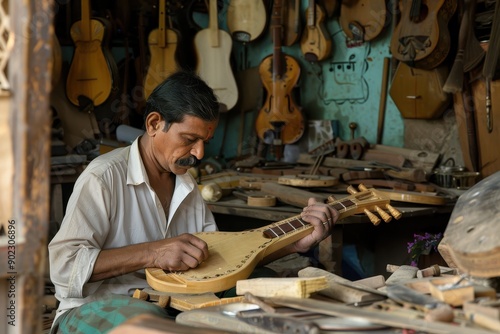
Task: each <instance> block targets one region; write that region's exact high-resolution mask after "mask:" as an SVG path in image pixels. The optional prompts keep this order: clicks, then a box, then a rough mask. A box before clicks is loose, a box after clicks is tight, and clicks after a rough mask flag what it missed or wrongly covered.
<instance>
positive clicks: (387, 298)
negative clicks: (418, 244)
mask: <svg viewBox="0 0 500 334" xmlns="http://www.w3.org/2000/svg"><path fill="white" fill-rule="evenodd" d="M388 270H391V271H393V273H392V274H391V275H390V276H389V278H387V280H386V279H384V276H382V275H379V276H374V277H369V278H366V279H363V280H359V281H350V280H347V279H345V278H342V277H340V276H337V275H335V274H333V273H330V272H328V271H325V270H322V269H318V268H314V267H306V268H304V269H302V270H301V271H299V273H298V277H288V278H259V279H248V280H240V281H238V285H237V290H236V291H237V294H238V295H239V297H236V298H241V299H239V300H235V299H234V298H229V299H228V301H229V302H228V303H225V302H223V300H224V299H221V300H220V302H218V303H217V304H214V303H212V304H211V305H210V306H207V304H206V303H205V304H204V305H198V306H197V307H193V308H190V309H189V310H188V309H187V308H186V307H185V305H184V306H182V308H181V310H182V311H184V312H183V313H181V314H179V315H178V316H177V318H176V322H177V323H178V324H182V325H186V326H193V327H197V328H209V329H218V330H223V331H229V332H238V333H273V332H274V333H275V332H283V333H285V332H287V331H286V330H289V332H290V330H292V329H293V333H320V332H323V331H329V330H336V331H338V330H356V329H359V330H368V329H386V330H403V329H410V330H415V331H423V332H425V333H454V334H455V333H458V334H461V333H463V334H475V333H477V334H479V333H483V334H485V333H491V332H498V331H500V311H499V310H500V308H499V305H500V303H499V302H498V301H497V299H496V298H497V295H496V292H495V290H494V289H493V288H488V287H485V286H482V285H478V284H476V283H474V281H473V280H472V279H471V278H469V277H467V276H465V275H463V274H460V273H458V272H457V271H456V269H452V268H448V267H439V266H433V267H430V268H425V269H422V270H420V269H419V268H416V267H410V266H388ZM174 298H176V299H179V296H176V297H174ZM187 298H191V299H193V298H198V299H199V298H200V297H196V296H191V297H187ZM215 298H216V297H215ZM290 333H292V332H290Z"/></svg>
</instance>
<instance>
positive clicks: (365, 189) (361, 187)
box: [358, 183, 368, 191]
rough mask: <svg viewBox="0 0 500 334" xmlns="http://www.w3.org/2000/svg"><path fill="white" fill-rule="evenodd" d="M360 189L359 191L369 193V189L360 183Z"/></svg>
mask: <svg viewBox="0 0 500 334" xmlns="http://www.w3.org/2000/svg"><path fill="white" fill-rule="evenodd" d="M358 189H359V190H360V191H367V190H368V188H367V187H366V186H365V185H364V184H363V183H360V184H359V186H358Z"/></svg>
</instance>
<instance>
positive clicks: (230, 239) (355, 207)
mask: <svg viewBox="0 0 500 334" xmlns="http://www.w3.org/2000/svg"><path fill="white" fill-rule="evenodd" d="M359 189H360V191H359V192H357V191H356V190H354V188H351V189H350V191H351V193H352V195H350V196H348V197H345V198H343V199H341V200H334V201H331V202H330V203H328V204H329V205H331V206H332V207H334V208H335V209H336V210H337V211H338V212H339V214H340V215H339V219H344V218H346V217H349V216H352V215H354V214H358V213H365V214H367V215H368V216H369V217H370V220H371V221H372V222H373V223H374V224H378V223H380V221H381V219H380V218H378V217H377V216H375V214H374V213H372V212H371V211H376V212H377V213H378V214H379V215H380V216H381V217H382V219H384V221H386V222H389V221H390V220H391V219H392V217H391V216H390V215H389V214H388V213H387V212H386V211H384V210H383V209H382V208H384V209H387V210H389V212H390V213H391V215H392V216H394V217H395V218H396V219H399V218H400V217H401V213H400V212H398V211H397V210H396V209H394V208H393V207H392V206H390V204H389V202H390V201H389V199H388V198H387V197H386V196H383V195H380V193H379V192H378V191H376V190H374V189H367V188H365V187H363V186H360V188H359ZM313 229H314V228H313V226H312V225H310V224H308V223H306V222H304V221H303V220H302V219H301V217H300V215H297V216H294V217H291V218H288V219H285V220H282V221H279V222H276V223H273V224H270V225H268V226H264V227H261V228H258V229H254V230H248V231H243V232H200V233H196V234H195V235H196V236H197V237H199V238H201V239H202V240H204V241H205V242H206V243H207V244H208V251H209V253H210V256H209V257H208V259H207V260H205V261H204V262H202V263H201V264H200V265H199V266H198V267H197V268H194V269H190V270H188V271H184V272H176V273H173V272H168V273H167V272H165V271H164V270H162V269H159V268H147V269H146V279H147V282H148V284H149V285H150V286H151V287H152V288H153V289H155V290H158V291H164V292H175V293H188V294H195V293H205V292H218V291H223V290H227V289H229V288H231V287H233V286H235V285H236V282H237V281H238V280H241V279H246V278H248V276H249V275H250V274H251V272H252V271H253V269H254V268H255V267H256V265H257V264H258V263H259V262H260V261H261V260H262V259H263V258H264V257H265V256H267V255H269V254H271V253H273V252H275V251H277V250H279V249H281V248H283V247H285V246H287V245H290V244H292V243H294V242H295V241H297V240H299V239H301V238H303V237H304V236H306V235H308V234H310V233H312V231H313ZM235 245H237V251H235Z"/></svg>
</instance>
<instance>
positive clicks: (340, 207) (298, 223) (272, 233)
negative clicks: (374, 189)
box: [263, 199, 356, 239]
mask: <svg viewBox="0 0 500 334" xmlns="http://www.w3.org/2000/svg"><path fill="white" fill-rule="evenodd" d="M330 205H331V206H333V208H335V210H337V211H338V212H344V211H346V210H347V209H349V208H350V207H353V206H356V204H355V203H354V202H353V201H351V200H350V199H348V200H344V201H339V202H337V203H335V204H330ZM307 225H309V223H306V222H305V221H303V220H302V219H301V218H300V217H299V216H297V217H294V218H291V219H288V220H286V221H285V222H283V223H278V225H275V226H274V227H271V228H268V229H267V230H264V232H263V234H264V236H265V237H266V238H269V239H273V238H279V237H282V236H284V235H287V234H289V233H292V232H294V231H297V230H299V229H301V228H302V227H304V226H307Z"/></svg>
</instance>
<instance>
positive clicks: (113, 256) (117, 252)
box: [89, 243, 151, 282]
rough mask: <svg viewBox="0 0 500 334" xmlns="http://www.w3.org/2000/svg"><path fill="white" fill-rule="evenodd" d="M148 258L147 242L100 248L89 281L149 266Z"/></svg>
mask: <svg viewBox="0 0 500 334" xmlns="http://www.w3.org/2000/svg"><path fill="white" fill-rule="evenodd" d="M150 258H151V257H150V252H149V245H148V244H147V243H142V244H136V245H131V246H125V247H121V248H115V249H106V250H101V252H100V253H99V256H97V259H96V262H95V265H94V270H93V272H92V276H90V279H89V282H96V281H101V280H104V279H107V278H112V277H116V276H120V275H124V274H128V273H131V272H134V271H137V270H140V269H144V268H146V267H150V266H151V265H150V263H151V261H150Z"/></svg>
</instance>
